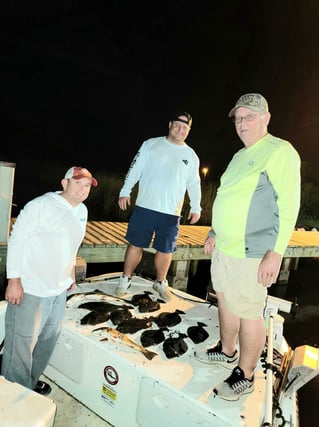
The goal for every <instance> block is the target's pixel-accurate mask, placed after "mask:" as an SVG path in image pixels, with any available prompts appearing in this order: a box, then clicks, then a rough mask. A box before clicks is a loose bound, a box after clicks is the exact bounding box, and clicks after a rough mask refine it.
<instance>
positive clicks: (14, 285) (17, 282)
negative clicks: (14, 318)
mask: <svg viewBox="0 0 319 427" xmlns="http://www.w3.org/2000/svg"><path fill="white" fill-rule="evenodd" d="M23 297H24V290H23V287H22V284H21V279H20V277H17V278H14V279H8V286H7V289H6V293H5V299H6V300H7V301H8V302H10V303H11V304H16V305H20V304H21V301H22V300H23Z"/></svg>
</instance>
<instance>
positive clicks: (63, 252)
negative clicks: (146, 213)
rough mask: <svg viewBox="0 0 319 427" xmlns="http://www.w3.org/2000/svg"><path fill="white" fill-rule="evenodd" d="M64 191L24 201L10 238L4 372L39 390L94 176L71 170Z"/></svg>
mask: <svg viewBox="0 0 319 427" xmlns="http://www.w3.org/2000/svg"><path fill="white" fill-rule="evenodd" d="M61 184H62V189H63V190H62V191H57V192H49V193H45V194H43V195H42V196H39V197H36V198H35V199H33V200H31V201H30V202H29V203H27V204H26V205H25V207H24V208H23V209H22V210H21V212H20V214H19V215H18V217H17V220H16V222H15V224H14V226H13V230H12V233H11V236H10V239H9V242H8V251H7V278H8V285H7V288H6V292H5V299H6V300H7V301H8V305H7V309H6V317H5V340H4V349H3V357H2V369H1V374H2V375H3V376H4V377H5V378H6V379H7V380H9V381H12V382H17V383H19V384H21V385H23V386H25V387H28V388H30V389H32V390H35V391H37V392H38V393H40V394H48V393H50V391H51V388H50V386H49V384H47V383H45V382H43V381H39V378H40V376H41V374H42V373H43V371H44V370H45V368H46V366H47V364H48V362H49V359H50V357H51V354H52V352H53V350H54V347H55V345H56V342H57V339H58V336H59V333H60V330H61V322H62V319H63V317H64V313H65V302H66V292H67V291H68V290H72V289H73V288H74V286H75V264H76V255H77V252H78V249H79V246H80V244H81V242H82V240H83V238H84V235H85V230H86V223H87V216H88V212H87V207H86V206H85V205H84V203H83V202H84V200H86V199H87V197H88V195H89V193H90V189H91V186H92V185H93V186H95V187H96V186H97V181H96V179H95V178H94V177H93V176H92V174H91V173H90V172H89V171H88V170H87V169H85V168H81V167H77V166H74V167H72V168H70V169H69V170H68V171H67V172H66V174H65V176H64V178H63V179H62V181H61Z"/></svg>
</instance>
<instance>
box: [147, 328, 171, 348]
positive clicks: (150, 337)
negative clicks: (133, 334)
mask: <svg viewBox="0 0 319 427" xmlns="http://www.w3.org/2000/svg"><path fill="white" fill-rule="evenodd" d="M164 331H168V328H166V327H164V328H159V329H147V330H146V331H143V332H142V334H141V336H140V341H141V344H142V346H143V347H149V346H150V345H157V344H160V343H161V342H163V341H164V340H165V335H164Z"/></svg>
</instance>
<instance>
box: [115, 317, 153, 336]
mask: <svg viewBox="0 0 319 427" xmlns="http://www.w3.org/2000/svg"><path fill="white" fill-rule="evenodd" d="M152 325H153V323H152V321H151V320H150V319H139V318H137V317H132V318H131V319H127V320H124V321H123V322H121V323H119V324H118V325H117V327H116V329H117V330H118V331H119V332H122V333H123V334H134V333H135V332H137V331H139V330H141V329H147V328H150V327H151V326H152Z"/></svg>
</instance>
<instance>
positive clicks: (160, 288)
mask: <svg viewBox="0 0 319 427" xmlns="http://www.w3.org/2000/svg"><path fill="white" fill-rule="evenodd" d="M153 289H154V290H155V291H156V292H158V293H159V294H160V297H161V298H163V300H165V301H168V300H169V299H170V298H171V296H172V295H171V293H170V291H169V289H168V281H167V280H166V279H165V280H162V281H161V282H159V281H158V280H156V281H155V282H154V284H153Z"/></svg>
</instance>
